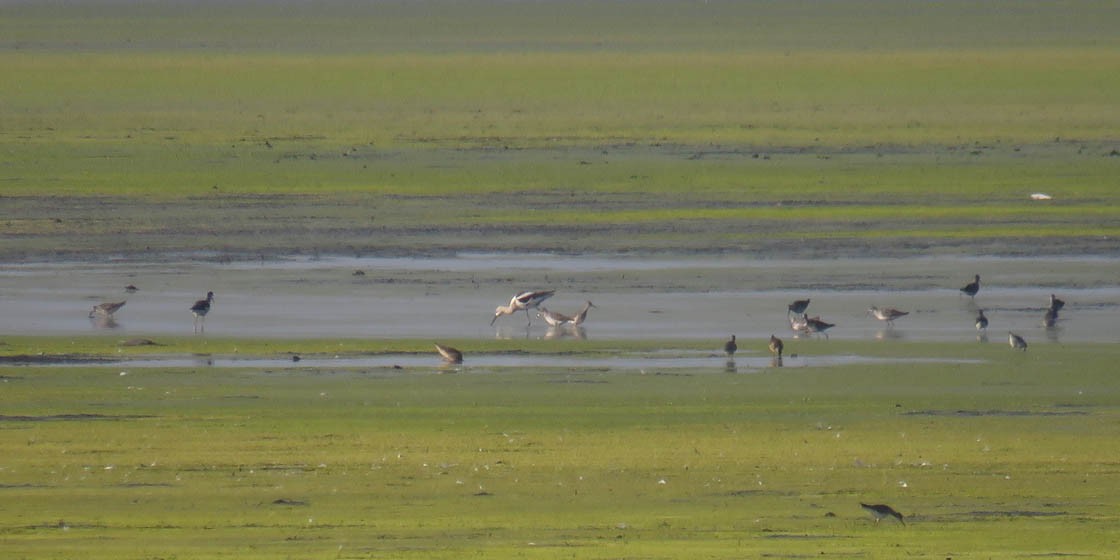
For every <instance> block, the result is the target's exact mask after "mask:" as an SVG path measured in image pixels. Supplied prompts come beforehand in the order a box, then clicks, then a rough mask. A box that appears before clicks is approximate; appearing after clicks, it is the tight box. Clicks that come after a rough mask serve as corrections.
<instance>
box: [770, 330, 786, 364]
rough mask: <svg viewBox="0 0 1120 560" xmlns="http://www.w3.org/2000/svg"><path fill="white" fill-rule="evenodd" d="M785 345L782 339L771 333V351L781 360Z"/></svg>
mask: <svg viewBox="0 0 1120 560" xmlns="http://www.w3.org/2000/svg"><path fill="white" fill-rule="evenodd" d="M785 347H786V345H785V344H782V339H780V338H778V337H776V336H774V335H770V353H771V354H774V355H776V356H777V357H778V359H779V360H780V359H782V350H784V349H785Z"/></svg>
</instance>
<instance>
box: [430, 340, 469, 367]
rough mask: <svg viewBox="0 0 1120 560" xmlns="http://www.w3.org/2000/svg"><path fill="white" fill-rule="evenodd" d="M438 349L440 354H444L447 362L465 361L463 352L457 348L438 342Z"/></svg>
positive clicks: (444, 359)
mask: <svg viewBox="0 0 1120 560" xmlns="http://www.w3.org/2000/svg"><path fill="white" fill-rule="evenodd" d="M436 351H437V352H439V355H440V356H443V361H445V362H448V363H451V364H461V363H463V353H462V352H460V351H459V350H457V349H455V348H452V347H450V346H444V345H442V344H439V343H436Z"/></svg>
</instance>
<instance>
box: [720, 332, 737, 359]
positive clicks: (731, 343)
mask: <svg viewBox="0 0 1120 560" xmlns="http://www.w3.org/2000/svg"><path fill="white" fill-rule="evenodd" d="M738 349H739V345H738V344H736V343H735V335H731V339H730V340H728V341H727V342H724V343H723V353H724V354H727V355H728V356H734V355H735V351H736V350H738Z"/></svg>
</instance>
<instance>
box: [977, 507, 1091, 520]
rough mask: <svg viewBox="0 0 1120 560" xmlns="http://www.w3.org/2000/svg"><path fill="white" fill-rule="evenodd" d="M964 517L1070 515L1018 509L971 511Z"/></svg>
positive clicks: (1062, 512) (1059, 512) (1061, 512)
mask: <svg viewBox="0 0 1120 560" xmlns="http://www.w3.org/2000/svg"><path fill="white" fill-rule="evenodd" d="M964 515H967V516H969V517H973V518H993V517H1013V518H1015V517H1025V518H1033V517H1061V516H1063V515H1069V513H1068V512H1064V511H1033V510H1022V509H1016V510H979V511H970V512H968V513H965V514H964Z"/></svg>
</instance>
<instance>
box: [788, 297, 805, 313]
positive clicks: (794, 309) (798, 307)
mask: <svg viewBox="0 0 1120 560" xmlns="http://www.w3.org/2000/svg"><path fill="white" fill-rule="evenodd" d="M787 307H788V308H789V311H787V313H792V314H794V315H800V314H802V313H804V312H805V310H806V309H809V298H805V299H799V300H797V301H795V302H793V303H791V304H789V305H788V306H787Z"/></svg>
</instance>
